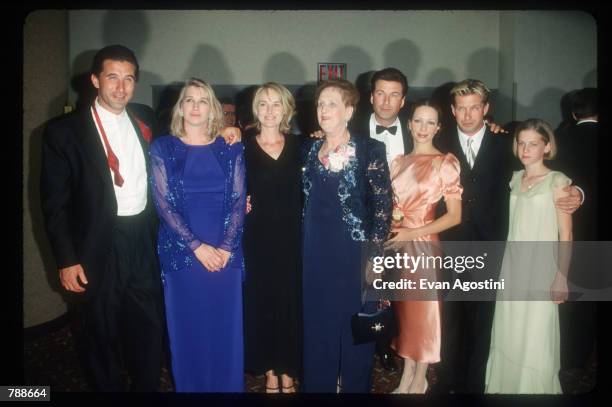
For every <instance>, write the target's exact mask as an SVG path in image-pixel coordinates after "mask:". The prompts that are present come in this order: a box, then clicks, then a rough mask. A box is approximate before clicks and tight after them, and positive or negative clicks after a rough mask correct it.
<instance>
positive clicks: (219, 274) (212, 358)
mask: <svg viewBox="0 0 612 407" xmlns="http://www.w3.org/2000/svg"><path fill="white" fill-rule="evenodd" d="M221 120H222V116H221V106H220V104H219V101H218V100H217V99H216V97H215V94H214V91H213V90H212V88H211V87H210V86H209V85H208V84H206V83H205V82H203V81H201V80H199V79H191V80H189V81H188V82H187V83H186V84H185V86H184V87H183V89H182V90H181V93H180V96H179V100H178V102H177V103H176V105H175V106H174V108H173V111H172V123H171V126H170V127H171V135H168V136H164V137H160V138H158V139H156V140H155V142H153V144H152V146H151V165H152V171H151V173H152V180H151V183H152V187H153V194H154V196H155V203H156V206H157V210H158V214H159V217H160V220H161V222H160V229H159V235H158V252H159V259H160V263H161V268H162V281H163V286H164V297H165V306H166V319H167V323H168V336H169V341H170V351H171V359H172V373H173V376H174V383H175V387H176V391H178V392H242V391H244V369H243V339H242V287H241V283H242V279H243V271H244V262H243V258H242V250H241V245H240V241H241V237H242V226H243V221H244V212H245V206H246V194H245V192H246V191H245V190H246V183H245V166H244V160H243V146H242V144H241V143H236V144H234V145H231V146H228V145H226V144H225V142H224V141H223V139H222V138H221V137H216V135H217V131H218V130H219V129H220V128H221Z"/></svg>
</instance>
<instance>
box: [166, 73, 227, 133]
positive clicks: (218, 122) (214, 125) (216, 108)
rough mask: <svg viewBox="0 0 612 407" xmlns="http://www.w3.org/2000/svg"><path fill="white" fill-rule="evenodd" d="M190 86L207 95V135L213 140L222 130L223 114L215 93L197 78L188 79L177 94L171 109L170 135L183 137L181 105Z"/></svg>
mask: <svg viewBox="0 0 612 407" xmlns="http://www.w3.org/2000/svg"><path fill="white" fill-rule="evenodd" d="M190 86H193V87H196V88H200V89H203V90H204V91H205V92H206V93H207V94H208V99H209V103H210V111H209V113H208V135H209V136H210V135H212V136H213V138H214V137H216V136H217V135H218V133H219V130H221V129H222V128H223V112H222V110H221V103H219V100H218V99H217V96H215V91H214V90H213V88H212V87H211V86H210V85H209V84H208V83H206V82H204V81H203V80H201V79H198V78H190V79H189V80H188V81H186V82H185V85H183V88H182V89H181V93H180V94H179V97H178V100H177V101H176V103H175V104H174V107H173V108H172V116H171V117H172V119H171V121H170V134H172V135H173V136H176V137H184V136H185V128H184V126H183V116H182V115H181V105H182V104H183V101H184V99H185V93H186V92H187V88H189V87H190Z"/></svg>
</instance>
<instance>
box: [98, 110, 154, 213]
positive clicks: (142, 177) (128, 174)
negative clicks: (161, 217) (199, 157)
mask: <svg viewBox="0 0 612 407" xmlns="http://www.w3.org/2000/svg"><path fill="white" fill-rule="evenodd" d="M95 104H96V111H97V112H98V115H99V116H100V122H101V123H102V127H104V132H105V133H106V138H107V139H108V144H109V145H110V147H111V149H112V150H113V153H115V155H116V156H117V159H118V160H119V173H120V174H121V177H123V181H124V182H123V185H122V186H121V187H119V186H117V185H115V184H114V183H113V187H114V189H115V198H116V199H117V215H118V216H131V215H137V214H139V213H140V212H142V211H143V210H144V208H145V206H146V204H147V169H146V164H145V157H144V152H143V151H142V146H141V145H140V142H139V141H138V135H137V134H136V130H135V129H134V126H133V125H132V122H131V121H130V118H129V117H128V115H127V112H126V111H125V109H123V111H122V112H121V113H119V114H114V113H112V112H109V111H108V110H106V109H105V108H103V107H102V106H101V105H100V103H98V99H96V101H95ZM91 115H92V120H93V121H94V123H95V125H96V129H98V135H99V136H100V143H102V147H103V148H104V152H105V153H106V146H105V145H104V141H103V139H102V135H101V133H100V128H99V127H98V123H96V119H95V117H94V114H93V109H92V111H91ZM108 172H109V173H110V174H111V179H113V180H114V177H113V173H112V171H111V169H110V167H108ZM93 187H95V186H92V188H93Z"/></svg>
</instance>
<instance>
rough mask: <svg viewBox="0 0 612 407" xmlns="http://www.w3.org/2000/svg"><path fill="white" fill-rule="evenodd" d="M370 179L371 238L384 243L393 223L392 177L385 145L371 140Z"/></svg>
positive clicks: (368, 172) (367, 175) (367, 172)
mask: <svg viewBox="0 0 612 407" xmlns="http://www.w3.org/2000/svg"><path fill="white" fill-rule="evenodd" d="M369 141H370V142H371V143H372V144H371V145H370V148H369V157H368V168H367V170H366V177H367V180H368V195H369V197H368V202H369V206H370V208H369V209H370V210H369V213H370V214H371V216H372V231H371V236H370V240H371V241H372V242H373V243H382V242H384V241H385V240H386V239H387V236H388V235H389V228H390V225H391V208H392V204H393V198H392V192H391V177H390V175H389V166H388V164H387V153H386V151H385V145H384V144H383V143H380V142H374V140H369Z"/></svg>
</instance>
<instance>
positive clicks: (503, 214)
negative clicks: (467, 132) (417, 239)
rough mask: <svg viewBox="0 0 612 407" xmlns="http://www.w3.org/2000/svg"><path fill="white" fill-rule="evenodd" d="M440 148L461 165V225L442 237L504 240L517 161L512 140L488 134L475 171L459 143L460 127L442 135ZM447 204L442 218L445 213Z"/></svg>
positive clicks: (440, 207) (480, 150) (464, 239)
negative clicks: (454, 157)
mask: <svg viewBox="0 0 612 407" xmlns="http://www.w3.org/2000/svg"><path fill="white" fill-rule="evenodd" d="M440 136H441V137H440V139H439V141H438V143H437V146H438V147H439V148H440V149H441V151H442V152H444V153H447V152H450V153H453V154H454V155H455V156H456V157H457V158H458V159H459V163H460V165H461V175H460V177H461V185H462V186H463V194H462V196H461V203H462V204H461V209H462V210H461V223H460V224H459V225H457V226H455V227H452V228H450V229H448V230H446V231H444V232H442V233H441V234H440V238H441V239H442V240H463V241H468V240H483V241H494V240H501V241H504V240H506V238H507V235H508V208H509V199H510V195H509V193H510V187H509V185H508V183H509V182H510V179H511V178H512V171H513V169H518V168H517V166H516V164H517V163H518V160H516V158H515V157H514V155H513V154H512V139H511V137H510V136H508V135H498V134H493V133H491V132H490V131H489V129H488V128H487V130H486V131H485V134H484V138H483V140H482V144H481V145H480V149H479V150H478V155H477V156H476V162H475V163H474V168H470V166H469V165H468V163H467V159H466V157H465V154H464V153H463V149H462V148H461V144H460V142H459V135H458V134H457V127H456V126H455V127H453V128H452V129H449V130H448V131H447V132H445V133H443V134H441V135H440ZM443 203H444V201H442V203H441V204H440V205H438V206H439V209H438V210H439V211H440V213H439V214H438V215H440V214H441V213H444V212H445V211H446V208H445V206H444V204H443Z"/></svg>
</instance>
